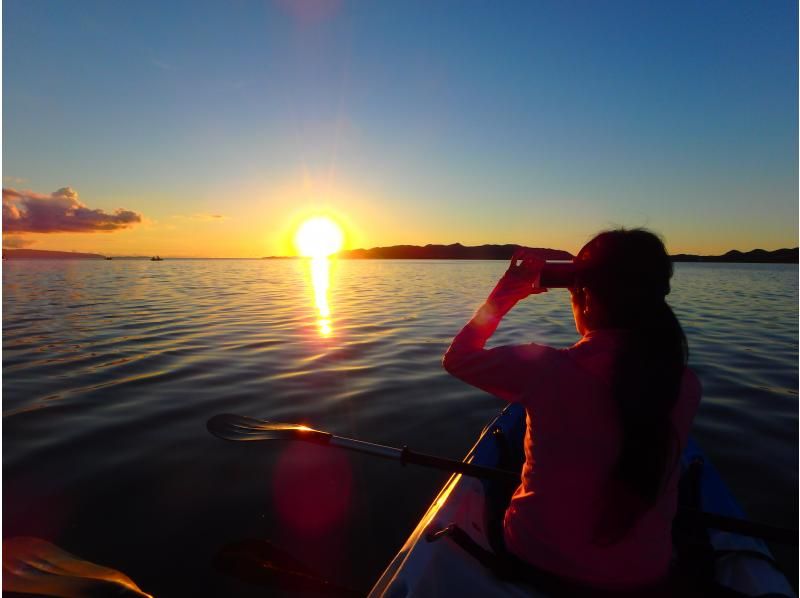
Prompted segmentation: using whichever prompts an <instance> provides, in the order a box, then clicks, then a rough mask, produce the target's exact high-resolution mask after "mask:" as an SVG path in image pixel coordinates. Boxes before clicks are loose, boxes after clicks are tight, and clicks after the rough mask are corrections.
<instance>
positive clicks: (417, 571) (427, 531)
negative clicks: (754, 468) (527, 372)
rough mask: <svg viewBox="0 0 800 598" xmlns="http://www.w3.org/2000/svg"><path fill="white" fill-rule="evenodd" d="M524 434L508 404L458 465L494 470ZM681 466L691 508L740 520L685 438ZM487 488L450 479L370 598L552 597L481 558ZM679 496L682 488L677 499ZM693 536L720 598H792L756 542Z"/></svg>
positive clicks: (521, 418) (486, 548) (518, 414)
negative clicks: (722, 597)
mask: <svg viewBox="0 0 800 598" xmlns="http://www.w3.org/2000/svg"><path fill="white" fill-rule="evenodd" d="M524 433H525V409H524V407H522V406H521V405H519V404H511V405H509V406H508V407H506V408H505V409H504V410H503V411H502V413H500V415H498V416H497V417H496V418H495V419H494V420H493V421H492V422H491V423H490V424H489V425H488V426H486V428H484V430H483V432H482V433H481V435H480V437H479V438H478V442H477V443H476V444H475V446H474V447H473V448H472V449H471V450H470V451H469V453H468V454H467V456H466V458H465V459H464V460H465V461H466V462H470V463H474V464H477V465H484V466H488V467H498V466H499V464H500V463H501V451H502V450H503V446H502V444H503V443H501V442H498V437H500V438H504V439H506V440H505V441H504V442H508V443H510V444H511V445H516V446H518V447H521V446H522V439H523V436H524ZM681 468H682V476H681V478H682V479H681V486H682V488H685V487H690V486H689V483H690V482H691V487H693V488H694V491H693V492H691V495H692V496H693V499H694V501H696V502H695V503H694V504H693V505H691V506H693V507H695V508H696V509H698V510H701V511H705V512H710V513H716V514H719V515H723V516H728V517H735V518H739V519H745V514H744V511H743V510H742V508H741V507H740V506H739V504H738V503H737V502H736V500H735V499H734V497H733V495H732V494H731V492H730V491H729V490H728V488H727V486H726V485H725V483H724V481H723V480H722V478H721V477H720V475H719V473H718V472H717V471H716V470H715V469H714V467H713V466H712V465H711V464H710V463H709V462H708V460H707V459H705V457H704V455H703V453H702V451H701V449H700V447H699V446H698V445H697V443H696V442H694V441H693V440H692V439H690V440H689V442H688V445H687V447H686V449H685V450H684V453H683V455H682V458H681ZM487 488H488V485H487V482H485V481H481V480H479V479H477V478H473V477H467V476H463V475H461V474H455V475H453V476H451V477H450V479H449V480H448V481H447V483H446V484H445V485H444V487H443V488H442V490H441V491H440V492H439V495H438V496H437V497H436V499H435V500H434V502H433V504H432V505H431V506H430V507H429V508H428V510H427V512H426V513H425V515H424V517H423V518H422V520H421V521H420V522H419V524H418V525H417V527H416V528H415V529H414V531H413V532H412V534H411V536H410V537H409V538H408V540H407V541H406V542H405V544H404V545H403V547H402V548H401V549H400V551H399V552H398V553H397V555H396V556H395V557H394V559H393V560H392V561H391V563H390V564H389V566H388V567H387V568H386V570H385V571H384V572H383V574H382V575H381V577H380V578H379V579H378V581H377V582H376V583H375V585H374V587H373V588H372V590H371V592H370V594H369V596H370V598H379V597H383V598H412V597H413V598H420V597H425V598H429V597H436V596H485V597H498V598H500V597H504V598H511V597H517V596H518V597H522V596H548V595H552V594H553V592H550V591H549V590H546V589H543V588H542V587H537V584H536V582H535V578H534V580H533V581H531V579H530V578H527V579H524V580H522V581H520V580H515V579H508V578H504V576H502V575H498V572H497V570H493V568H492V567H491V566H490V565H491V561H490V560H487V559H485V558H482V557H483V556H486V555H489V556H493V555H494V552H493V550H492V546H491V542H490V539H489V532H488V526H487V512H488V506H487V500H488V499H487ZM683 494H684V493H683V490H682V499H683V498H684V496H683ZM456 532H457V533H456ZM701 532H702V534H703V539H704V545H705V546H706V547H707V550H706V552H705V553H704V554H706V555H707V558H708V564H709V567H708V569H707V570H708V572H709V573H708V575H709V577H710V578H712V582H713V584H714V585H715V586H716V587H720V588H721V591H723V592H727V594H725V595H732V596H737V595H742V596H767V595H768V596H770V598H776V597H780V596H787V597H793V596H795V594H794V591H793V590H792V587H791V585H790V584H789V581H788V580H787V579H786V577H785V576H784V575H783V573H782V572H781V571H780V570H779V569H778V567H777V565H776V563H775V561H774V559H773V557H772V554H771V553H770V551H769V548H767V545H766V544H765V543H764V541H763V540H760V539H758V538H754V537H750V536H745V535H740V534H736V533H732V532H725V531H720V530H715V529H710V528H709V529H705V528H703V529H702V530H701ZM681 554H684V555H685V554H695V553H692V552H686V551H684V552H682V553H681ZM676 558H677V557H676ZM683 560H687V557H685V556H684V557H683ZM698 560H699V559H698Z"/></svg>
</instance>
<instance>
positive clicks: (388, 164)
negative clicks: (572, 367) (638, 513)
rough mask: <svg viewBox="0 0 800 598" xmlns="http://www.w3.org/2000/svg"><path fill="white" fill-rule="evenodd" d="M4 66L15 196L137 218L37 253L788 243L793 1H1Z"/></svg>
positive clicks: (793, 151)
mask: <svg viewBox="0 0 800 598" xmlns="http://www.w3.org/2000/svg"><path fill="white" fill-rule="evenodd" d="M3 50H4V52H3V125H4V127H3V175H4V187H12V188H14V189H30V190H31V191H33V192H36V193H51V192H54V191H56V190H57V189H61V188H63V187H67V186H69V187H72V188H73V189H74V190H76V191H77V192H78V193H79V194H80V200H81V201H82V202H83V203H85V204H86V205H88V206H89V207H90V208H98V209H103V210H106V211H112V210H114V209H116V208H125V209H128V210H133V211H135V212H137V213H140V214H141V215H142V217H143V222H142V223H141V224H140V225H137V226H135V227H131V228H130V229H127V230H123V231H118V232H114V233H112V234H96V233H87V234H84V235H80V234H70V235H68V236H64V235H58V234H52V233H51V234H38V235H37V234H33V235H31V236H30V239H31V242H35V244H34V245H33V247H39V248H62V247H63V248H79V249H87V250H90V249H92V248H96V249H97V250H103V249H105V250H107V251H112V252H113V251H119V252H123V253H124V252H126V251H134V250H137V249H139V248H141V249H142V250H144V248H145V246H146V247H147V248H148V249H150V248H153V247H155V248H156V249H159V248H163V249H160V252H161V253H170V252H171V253H174V254H186V255H190V254H196V253H197V245H198V243H200V240H202V245H203V247H204V248H206V249H205V253H209V251H208V250H207V248H208V247H213V248H214V251H211V252H210V253H217V254H220V255H223V254H224V255H231V256H233V255H243V256H244V255H247V256H257V255H263V254H271V253H285V251H284V249H285V237H286V235H287V234H288V233H287V231H288V229H289V228H291V227H292V226H294V224H295V223H296V221H297V219H298V218H300V217H301V216H300V215H303V214H306V213H311V212H314V211H315V210H323V211H325V210H327V211H329V212H331V213H333V214H336V215H337V216H338V217H339V218H340V219H341V220H342V221H343V223H344V225H345V227H346V229H347V230H348V233H349V241H350V244H351V245H353V246H374V245H388V244H396V243H423V244H424V243H429V242H434V243H435V242H446V243H449V242H455V241H460V242H462V243H465V244H479V243H491V242H497V243H505V242H512V243H523V244H528V245H533V246H554V247H560V248H564V249H567V250H570V251H575V250H577V249H578V248H579V247H580V245H581V244H582V243H583V242H584V241H585V240H586V239H587V238H588V237H589V236H590V235H591V234H592V233H593V232H595V231H597V230H599V229H602V228H606V227H608V226H611V225H629V226H636V225H645V226H650V227H652V228H653V229H655V230H657V231H659V232H661V233H662V234H663V235H664V236H665V237H666V239H667V241H668V245H669V247H670V249H672V250H674V251H676V252H677V251H696V252H709V253H713V252H718V251H726V250H727V249H730V248H733V247H736V248H739V249H744V250H747V249H752V248H754V247H763V248H767V249H774V248H778V247H784V246H796V245H797V234H798V230H797V223H798V201H797V188H798V187H797V165H798V153H797V147H798V145H797V126H798V123H797V108H798V98H797V84H798V81H797V55H798V52H797V5H796V3H792V2H783V1H769V2H756V1H751V2H733V1H726V2H713V1H703V2H682V1H677V2H675V1H673V2H645V1H637V2H602V3H601V2H589V1H584V2H565V1H560V2H503V3H493V2H476V1H466V2H366V1H365V2H334V1H326V0H305V1H302V2H294V3H292V2H289V1H288V0H287V1H285V2H275V3H273V2H246V1H235V2H197V1H194V2H107V1H102V2H89V1H84V0H80V1H77V0H76V1H73V2H50V1H48V2H45V1H39V0H6V1H5V2H4V3H3ZM202 214H216V215H220V216H223V218H219V219H218V220H219V221H218V222H209V221H208V220H202V219H201V218H196V217H197V216H198V215H202ZM65 243H67V245H69V247H67V246H66V245H65ZM152 252H154V251H150V253H152Z"/></svg>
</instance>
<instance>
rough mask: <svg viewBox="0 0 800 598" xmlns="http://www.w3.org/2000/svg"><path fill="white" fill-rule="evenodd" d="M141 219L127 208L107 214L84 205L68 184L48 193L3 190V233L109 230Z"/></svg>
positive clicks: (18, 241) (125, 226)
mask: <svg viewBox="0 0 800 598" xmlns="http://www.w3.org/2000/svg"><path fill="white" fill-rule="evenodd" d="M141 221H142V216H141V214H137V213H136V212H132V211H130V210H124V209H121V208H120V209H117V210H114V213H113V214H108V213H106V212H104V211H103V210H93V209H91V208H88V207H86V205H85V204H83V203H81V201H80V200H79V199H78V193H77V191H75V190H74V189H72V188H70V187H64V188H62V189H59V190H58V191H55V192H53V193H50V194H45V193H34V192H33V191H17V190H16V189H11V188H4V189H3V233H4V234H5V233H94V232H112V231H115V230H120V229H124V228H128V227H130V226H133V225H134V224H136V223H138V222H141ZM8 239H9V240H11V242H16V243H25V242H26V241H25V240H23V239H20V238H18V237H9V238H8ZM14 239H16V240H14ZM5 242H7V240H6V241H4V244H5ZM19 246H20V245H17V247H19Z"/></svg>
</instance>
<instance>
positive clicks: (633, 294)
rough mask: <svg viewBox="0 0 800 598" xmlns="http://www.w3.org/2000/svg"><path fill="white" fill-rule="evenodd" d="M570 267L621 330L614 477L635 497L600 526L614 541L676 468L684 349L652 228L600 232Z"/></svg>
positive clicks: (665, 259) (610, 324) (667, 267)
mask: <svg viewBox="0 0 800 598" xmlns="http://www.w3.org/2000/svg"><path fill="white" fill-rule="evenodd" d="M576 264H577V265H578V268H579V275H578V285H579V286H581V287H584V288H587V289H589V290H590V291H591V292H592V293H593V296H594V297H595V298H596V300H597V301H598V303H599V304H600V305H601V306H602V308H603V314H604V321H603V322H602V327H605V328H614V329H621V330H622V331H624V332H623V333H622V336H623V342H622V343H621V347H620V350H619V352H618V354H617V355H616V357H615V360H614V369H613V373H612V382H611V386H612V393H613V396H614V400H615V402H616V406H617V412H618V417H619V423H620V428H621V432H622V442H621V450H620V453H619V457H618V459H617V462H616V464H615V466H614V469H613V471H612V476H613V478H614V480H615V481H616V482H618V483H620V484H621V485H622V486H623V487H624V488H626V489H627V491H628V494H630V495H631V498H632V499H633V500H631V501H630V502H631V507H630V508H628V509H625V513H624V514H623V515H622V516H623V518H624V521H616V522H613V523H612V522H605V523H602V527H604V528H607V527H610V528H612V529H614V530H615V534H614V536H615V537H616V539H619V538H620V537H622V535H624V533H625V532H626V531H628V530H629V529H630V528H631V527H632V526H633V525H635V523H636V521H637V520H638V518H639V517H640V516H641V515H642V514H643V513H644V511H646V510H647V509H649V508H650V507H651V506H652V505H653V504H655V503H656V501H657V500H658V497H659V496H660V495H661V494H662V492H663V490H664V485H665V483H666V481H667V480H668V479H669V476H670V474H671V472H672V471H673V469H674V467H675V466H676V465H677V460H678V457H679V448H680V447H679V445H678V442H677V436H676V433H675V430H674V428H673V426H672V421H671V417H670V415H671V413H672V410H673V408H674V406H675V404H676V403H677V400H678V396H679V394H680V388H681V380H682V377H683V371H684V369H685V367H686V363H687V359H688V347H687V343H686V336H685V335H684V333H683V329H682V328H681V325H680V323H679V322H678V319H677V318H676V317H675V314H674V312H673V311H672V309H671V308H670V306H669V305H668V304H667V303H666V300H665V297H666V295H667V294H668V293H669V290H670V287H669V280H670V278H671V276H672V262H671V260H670V258H669V255H668V254H667V252H666V249H665V248H664V244H663V243H662V242H661V240H660V239H659V238H658V237H656V236H655V235H654V234H653V233H651V232H649V231H646V230H643V229H634V230H625V229H621V230H615V231H609V232H605V233H601V234H600V235H598V236H597V237H595V238H594V239H592V241H590V242H589V243H588V244H587V245H586V246H585V247H584V248H583V249H582V250H581V252H580V253H579V255H578V258H577V259H576ZM615 506H616V509H617V511H619V510H620V509H619V507H620V505H610V509H612V510H613V509H614V507H615ZM597 535H605V534H597V533H596V536H597ZM611 541H612V542H613V541H614V540H611Z"/></svg>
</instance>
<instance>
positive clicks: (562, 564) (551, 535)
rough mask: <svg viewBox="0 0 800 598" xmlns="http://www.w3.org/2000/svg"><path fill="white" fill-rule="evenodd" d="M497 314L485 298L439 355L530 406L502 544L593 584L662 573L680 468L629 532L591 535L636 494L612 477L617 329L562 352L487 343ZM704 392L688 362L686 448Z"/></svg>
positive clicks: (469, 377) (639, 580)
mask: <svg viewBox="0 0 800 598" xmlns="http://www.w3.org/2000/svg"><path fill="white" fill-rule="evenodd" d="M504 311H505V310H503V312H504ZM501 318H502V313H499V314H497V313H494V311H493V309H492V307H491V306H490V305H489V304H486V305H484V306H483V307H482V308H481V309H480V310H479V311H478V313H477V314H476V316H475V318H473V320H472V321H471V322H470V323H469V324H467V326H465V327H464V329H463V330H461V332H459V334H458V335H457V336H456V337H455V339H454V340H453V343H452V344H451V346H450V348H449V349H448V351H447V353H446V354H445V356H444V361H443V363H444V367H445V369H447V371H448V372H450V373H451V374H453V375H454V376H456V377H458V378H460V379H462V380H464V381H465V382H467V383H469V384H472V385H474V386H477V387H478V388H481V389H483V390H485V391H487V392H489V393H491V394H493V395H495V396H497V397H500V398H501V399H504V400H506V401H513V402H519V403H522V404H523V405H524V406H525V410H526V413H527V431H526V434H525V465H524V467H523V470H522V480H521V482H522V483H521V484H520V486H519V487H518V488H517V490H516V492H515V493H514V496H513V498H512V499H511V504H510V506H509V507H508V510H507V511H506V515H505V524H504V528H505V529H504V532H505V534H504V535H505V542H506V547H507V548H508V550H509V551H511V552H512V553H513V554H515V555H517V556H518V557H519V558H521V559H522V560H524V561H526V562H529V563H531V564H533V565H535V566H537V567H539V568H541V569H545V570H547V571H550V572H552V573H555V574H557V575H559V576H561V577H564V578H567V579H571V580H573V581H577V582H580V583H583V584H588V585H591V586H594V587H600V588H609V589H624V588H631V587H636V586H641V585H646V584H649V583H652V582H656V581H658V580H660V579H661V578H663V577H664V576H665V575H666V574H667V571H668V567H669V561H670V558H671V555H672V533H671V527H672V519H673V517H674V516H675V511H676V507H677V486H678V478H679V475H680V472H679V466H677V465H676V467H675V469H674V470H673V472H672V474H671V476H670V479H669V481H668V483H667V486H666V491H665V492H664V494H663V495H662V496H661V498H660V499H659V500H658V502H657V503H656V504H655V505H654V506H653V507H652V508H650V509H649V510H648V511H647V512H646V513H645V514H644V515H643V516H642V517H641V518H640V519H639V520H638V522H637V523H636V525H635V526H634V527H633V528H632V529H631V530H630V531H628V532H627V534H626V535H625V536H624V537H622V538H621V539H620V540H619V541H617V542H615V543H612V544H607V545H602V544H598V543H597V542H595V541H594V540H593V534H594V531H595V529H596V528H597V526H598V524H601V523H603V522H604V521H609V517H608V515H609V511H608V508H609V507H608V505H609V504H610V505H620V508H621V509H624V506H623V505H624V503H625V499H626V498H627V499H630V498H631V497H630V496H629V495H628V494H627V491H626V490H625V489H624V488H622V487H620V486H619V484H618V483H617V484H616V487H615V483H613V482H612V481H611V471H612V468H613V466H614V464H615V463H616V460H617V456H618V454H619V450H620V428H619V423H618V421H617V417H616V412H615V409H616V407H615V404H614V400H613V397H612V396H611V392H610V387H609V384H610V376H611V365H612V360H613V355H614V349H615V347H616V346H617V344H618V343H619V341H620V338H619V337H620V334H619V333H618V332H615V331H612V330H601V331H594V332H591V333H589V334H587V335H586V336H584V337H583V338H582V339H581V340H580V341H579V342H578V343H577V344H575V345H574V346H572V347H570V348H569V349H561V350H559V349H553V348H551V347H547V346H544V345H537V344H533V343H531V344H529V345H519V346H505V347H497V348H494V349H488V350H487V349H484V345H485V344H486V341H487V340H488V339H489V337H490V336H491V335H492V334H493V333H494V331H495V329H496V328H497V325H498V324H499V322H500V319H501ZM700 394H701V388H700V382H699V380H698V379H697V376H696V375H695V374H694V373H693V372H692V371H691V370H689V369H688V368H687V369H686V371H685V373H684V377H683V385H682V389H681V394H680V398H679V400H678V403H677V405H676V407H675V409H674V411H673V414H672V420H673V425H674V426H675V430H676V431H677V432H678V436H679V438H680V442H681V449H683V447H684V446H685V444H686V440H687V438H688V435H689V429H690V427H691V424H692V419H693V418H694V414H695V412H696V410H697V406H698V403H699V401H700ZM645 400H646V399H645ZM612 508H613V507H612Z"/></svg>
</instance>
